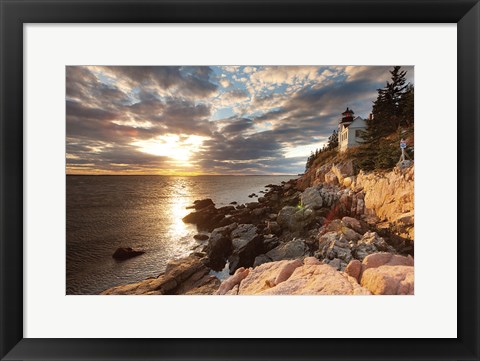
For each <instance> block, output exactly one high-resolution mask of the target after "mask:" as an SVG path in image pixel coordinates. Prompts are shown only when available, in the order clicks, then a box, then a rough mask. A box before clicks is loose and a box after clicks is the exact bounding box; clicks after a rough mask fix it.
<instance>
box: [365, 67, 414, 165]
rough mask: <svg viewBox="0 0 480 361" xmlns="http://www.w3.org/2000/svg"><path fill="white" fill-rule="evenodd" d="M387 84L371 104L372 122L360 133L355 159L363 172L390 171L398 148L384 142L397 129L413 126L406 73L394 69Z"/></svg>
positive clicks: (368, 121) (412, 93) (412, 91)
mask: <svg viewBox="0 0 480 361" xmlns="http://www.w3.org/2000/svg"><path fill="white" fill-rule="evenodd" d="M390 74H391V76H392V77H391V81H387V84H386V86H385V87H384V88H382V89H377V92H378V96H377V99H376V100H375V101H374V102H373V109H372V114H373V118H372V119H368V120H367V129H366V131H363V132H362V138H363V141H362V143H363V144H364V146H362V147H360V149H359V152H358V155H357V157H358V158H359V163H360V167H361V168H362V169H365V170H373V169H377V168H379V169H388V168H392V167H393V166H394V165H395V164H396V161H397V160H398V156H399V149H398V144H396V143H395V142H392V140H391V139H390V140H388V139H386V137H387V136H389V135H391V134H392V133H393V132H394V131H397V130H399V127H400V125H407V126H408V125H410V124H413V95H414V88H413V85H412V84H410V83H408V84H407V81H406V77H405V76H406V74H407V72H406V71H403V70H401V67H400V66H395V67H394V68H393V70H391V71H390Z"/></svg>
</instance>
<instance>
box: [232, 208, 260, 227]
mask: <svg viewBox="0 0 480 361" xmlns="http://www.w3.org/2000/svg"><path fill="white" fill-rule="evenodd" d="M232 219H233V220H234V221H235V222H237V223H239V224H241V223H244V224H249V223H254V222H255V221H257V222H258V219H254V217H253V214H252V211H251V210H250V209H249V208H245V206H244V207H243V208H241V209H239V208H238V207H237V210H236V211H235V212H234V213H233V215H232Z"/></svg>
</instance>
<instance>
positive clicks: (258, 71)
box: [66, 65, 413, 175]
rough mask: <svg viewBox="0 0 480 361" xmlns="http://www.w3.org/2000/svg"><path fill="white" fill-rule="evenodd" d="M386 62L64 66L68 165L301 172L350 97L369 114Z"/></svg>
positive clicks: (70, 169)
mask: <svg viewBox="0 0 480 361" xmlns="http://www.w3.org/2000/svg"><path fill="white" fill-rule="evenodd" d="M404 68H405V70H406V71H407V78H408V79H407V80H409V81H412V80H413V67H404ZM389 69H390V67H388V66H254V65H245V66H67V68H66V138H67V139H66V153H67V154H66V169H67V174H160V175H201V174H220V175H224V174H226V175H228V174H230V175H249V174H255V175H262V174H263V175H272V174H289V175H291V174H298V173H302V172H303V171H304V170H305V162H306V159H307V157H308V156H309V155H310V152H311V151H314V150H315V149H317V148H321V147H322V146H323V145H324V144H325V143H326V142H327V140H328V137H329V136H330V135H331V134H332V131H333V130H336V129H337V127H338V122H339V116H340V113H341V112H342V111H343V110H344V109H345V108H346V107H347V106H349V107H350V108H354V109H355V114H356V115H359V116H362V117H363V118H366V117H367V116H368V114H369V112H370V111H371V109H372V101H373V100H375V98H376V96H377V91H376V90H377V89H378V88H381V87H383V86H384V85H385V82H386V81H387V80H388V79H389V76H390V73H389Z"/></svg>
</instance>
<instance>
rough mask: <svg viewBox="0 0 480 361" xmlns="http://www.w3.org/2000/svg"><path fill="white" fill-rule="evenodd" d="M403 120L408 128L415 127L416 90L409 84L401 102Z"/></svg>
mask: <svg viewBox="0 0 480 361" xmlns="http://www.w3.org/2000/svg"><path fill="white" fill-rule="evenodd" d="M401 110H402V120H403V123H404V125H406V126H407V127H409V126H411V125H413V121H414V119H413V118H414V111H413V110H414V88H413V85H412V84H408V86H407V89H406V90H405V94H404V95H403V97H402V100H401Z"/></svg>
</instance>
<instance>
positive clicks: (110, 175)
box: [66, 174, 300, 177]
mask: <svg viewBox="0 0 480 361" xmlns="http://www.w3.org/2000/svg"><path fill="white" fill-rule="evenodd" d="M66 176H67V177H69V176H80V177H85V176H95V177H97V176H98V177H103V176H105V177H123V176H127V177H133V176H136V177H139V176H140V177H144V176H148V177H299V176H300V175H298V174H196V175H176V174H66Z"/></svg>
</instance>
